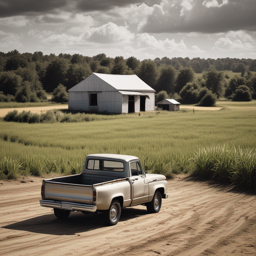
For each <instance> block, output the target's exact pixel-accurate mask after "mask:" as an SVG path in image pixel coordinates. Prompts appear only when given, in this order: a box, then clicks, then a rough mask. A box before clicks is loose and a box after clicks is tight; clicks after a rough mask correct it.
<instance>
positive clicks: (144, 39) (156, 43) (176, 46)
mask: <svg viewBox="0 0 256 256" xmlns="http://www.w3.org/2000/svg"><path fill="white" fill-rule="evenodd" d="M137 43H138V46H139V47H141V48H148V49H155V50H156V49H157V50H161V51H168V52H172V51H184V50H186V49H187V47H186V45H185V43H184V41H183V40H181V41H180V42H179V43H176V42H175V40H174V39H171V40H170V39H168V38H166V39H165V40H157V39H156V38H155V37H154V36H151V35H149V34H147V33H143V34H139V35H137Z"/></svg>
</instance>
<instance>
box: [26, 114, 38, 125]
mask: <svg viewBox="0 0 256 256" xmlns="http://www.w3.org/2000/svg"><path fill="white" fill-rule="evenodd" d="M28 122H29V123H30V124H33V123H40V116H39V114H36V113H35V114H31V115H30V117H29V120H28Z"/></svg>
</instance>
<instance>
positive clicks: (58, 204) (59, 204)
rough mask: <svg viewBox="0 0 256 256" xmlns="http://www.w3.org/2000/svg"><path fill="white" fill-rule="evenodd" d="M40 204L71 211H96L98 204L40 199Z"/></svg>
mask: <svg viewBox="0 0 256 256" xmlns="http://www.w3.org/2000/svg"><path fill="white" fill-rule="evenodd" d="M40 205H41V206H43V207H51V208H58V209H63V210H69V211H83V212H96V211H97V206H96V205H91V204H78V203H71V202H64V201H54V200H40Z"/></svg>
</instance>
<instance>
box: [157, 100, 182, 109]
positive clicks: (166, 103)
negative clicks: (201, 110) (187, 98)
mask: <svg viewBox="0 0 256 256" xmlns="http://www.w3.org/2000/svg"><path fill="white" fill-rule="evenodd" d="M157 107H158V108H162V109H163V110H168V111H178V110H180V103H179V102H178V101H176V100H174V99H165V100H162V101H159V102H157Z"/></svg>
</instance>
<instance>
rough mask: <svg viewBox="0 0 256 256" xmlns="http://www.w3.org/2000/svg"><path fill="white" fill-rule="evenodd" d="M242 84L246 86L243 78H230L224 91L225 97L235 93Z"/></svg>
mask: <svg viewBox="0 0 256 256" xmlns="http://www.w3.org/2000/svg"><path fill="white" fill-rule="evenodd" d="M243 84H246V79H245V78H244V77H240V76H234V77H233V78H231V79H230V81H229V84H228V87H227V89H226V91H225V97H229V96H230V95H231V94H232V93H234V92H235V90H236V89H237V88H238V86H239V85H243Z"/></svg>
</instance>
